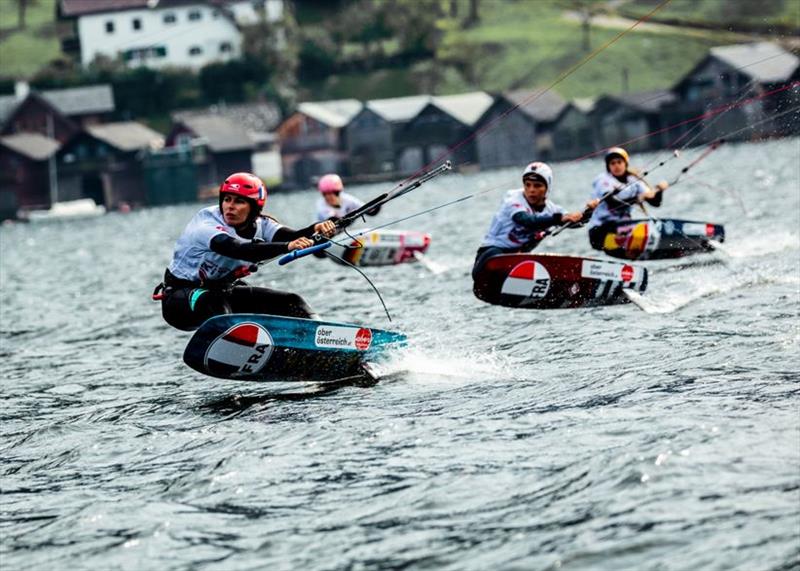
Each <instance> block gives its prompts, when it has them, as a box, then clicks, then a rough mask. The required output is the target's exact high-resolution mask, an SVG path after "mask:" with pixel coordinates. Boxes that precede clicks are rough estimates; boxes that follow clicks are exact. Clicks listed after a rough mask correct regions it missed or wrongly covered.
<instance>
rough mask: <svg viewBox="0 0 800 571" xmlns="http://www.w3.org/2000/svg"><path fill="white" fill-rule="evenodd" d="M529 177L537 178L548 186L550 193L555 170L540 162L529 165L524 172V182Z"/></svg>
mask: <svg viewBox="0 0 800 571" xmlns="http://www.w3.org/2000/svg"><path fill="white" fill-rule="evenodd" d="M528 177H533V178H537V179H539V180H541V181H542V182H544V183H545V184H546V185H547V192H550V188H552V186H553V169H551V168H550V166H549V165H547V164H546V163H540V162H535V163H531V164H529V165H528V166H527V167H525V170H524V171H522V180H525V179H526V178H528Z"/></svg>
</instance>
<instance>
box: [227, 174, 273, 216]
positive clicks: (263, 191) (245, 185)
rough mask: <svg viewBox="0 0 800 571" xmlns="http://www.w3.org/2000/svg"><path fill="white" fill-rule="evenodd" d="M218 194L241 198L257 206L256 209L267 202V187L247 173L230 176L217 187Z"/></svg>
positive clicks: (254, 176)
mask: <svg viewBox="0 0 800 571" xmlns="http://www.w3.org/2000/svg"><path fill="white" fill-rule="evenodd" d="M219 194H220V197H222V195H223V194H235V195H236V196H241V197H242V198H247V199H248V200H252V201H253V202H255V203H256V205H258V208H259V209H261V208H263V206H264V204H265V203H266V202H267V187H266V186H264V183H263V182H261V179H260V178H258V177H257V176H256V175H254V174H250V173H249V172H237V173H234V174H232V175H230V176H229V177H228V178H226V179H225V182H223V183H222V184H221V185H220V186H219Z"/></svg>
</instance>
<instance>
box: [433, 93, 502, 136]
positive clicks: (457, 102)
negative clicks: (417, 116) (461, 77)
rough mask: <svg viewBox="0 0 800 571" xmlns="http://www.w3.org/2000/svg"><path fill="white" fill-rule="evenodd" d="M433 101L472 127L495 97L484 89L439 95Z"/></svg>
mask: <svg viewBox="0 0 800 571" xmlns="http://www.w3.org/2000/svg"><path fill="white" fill-rule="evenodd" d="M431 102H432V103H433V104H434V105H436V107H438V108H439V109H441V110H442V111H444V112H445V113H448V114H449V115H451V116H452V117H454V118H455V119H457V120H458V121H460V122H461V123H463V124H464V125H467V126H468V127H471V126H472V125H474V124H475V122H476V121H477V120H478V119H480V117H481V115H483V114H484V112H485V111H486V110H487V109H488V108H489V107H490V106H491V105H492V103H494V98H493V97H492V96H491V95H489V94H488V93H486V92H484V91H473V92H470V93H459V94H458V95H438V96H435V97H433V98H432V100H431Z"/></svg>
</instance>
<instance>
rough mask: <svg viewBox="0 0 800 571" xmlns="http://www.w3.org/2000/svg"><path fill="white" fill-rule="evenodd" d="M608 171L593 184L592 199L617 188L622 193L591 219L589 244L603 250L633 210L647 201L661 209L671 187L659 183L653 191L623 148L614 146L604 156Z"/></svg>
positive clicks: (600, 207) (595, 212)
mask: <svg viewBox="0 0 800 571" xmlns="http://www.w3.org/2000/svg"><path fill="white" fill-rule="evenodd" d="M605 163H606V171H605V172H604V173H600V174H599V175H598V176H597V177H596V178H595V179H594V182H593V183H592V198H595V199H599V198H601V197H602V196H604V195H606V194H608V193H609V192H611V191H613V190H614V189H619V191H618V192H617V193H616V194H614V195H613V196H609V197H607V198H606V199H605V200H603V202H602V203H600V205H599V206H598V207H597V208H596V209H595V211H594V213H593V214H592V218H591V219H590V220H589V243H590V244H591V245H592V248H594V249H595V250H602V249H603V243H604V242H605V237H606V235H607V234H615V232H616V228H617V224H618V223H619V222H621V221H624V220H630V219H631V208H632V207H633V206H634V205H636V204H642V203H644V202H647V203H648V204H651V205H653V206H656V207H658V206H661V201H662V199H663V197H664V195H663V191H664V190H666V189H667V187H668V186H669V184H667V181H661V182H659V183H658V184H657V185H656V187H655V188H650V186H649V185H648V184H647V182H646V181H645V180H644V179H643V178H642V177H640V176H639V175H638V174H637V173H636V171H634V170H633V169H632V168H631V167H630V157H629V156H628V152H627V151H626V150H625V149H623V148H622V147H612V148H610V149H608V151H606V154H605Z"/></svg>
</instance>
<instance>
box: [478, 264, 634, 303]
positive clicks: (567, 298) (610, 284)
mask: <svg viewBox="0 0 800 571" xmlns="http://www.w3.org/2000/svg"><path fill="white" fill-rule="evenodd" d="M646 287H647V268H643V267H641V266H633V265H631V264H627V263H621V262H609V261H606V260H596V259H592V258H581V257H577V256H561V255H558V254H500V255H497V256H492V257H491V258H489V259H488V260H487V261H486V263H485V264H484V266H483V267H482V268H481V270H480V271H479V272H478V275H477V276H476V279H475V282H474V284H473V292H474V293H475V297H477V298H478V299H480V300H483V301H486V302H488V303H491V304H494V305H503V306H506V307H519V308H526V309H559V308H574V307H591V306H596V305H614V304H618V303H628V302H629V301H630V300H629V299H628V298H627V297H626V296H625V295H623V290H625V289H631V290H634V291H637V292H643V291H644V290H645V288H646Z"/></svg>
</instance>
